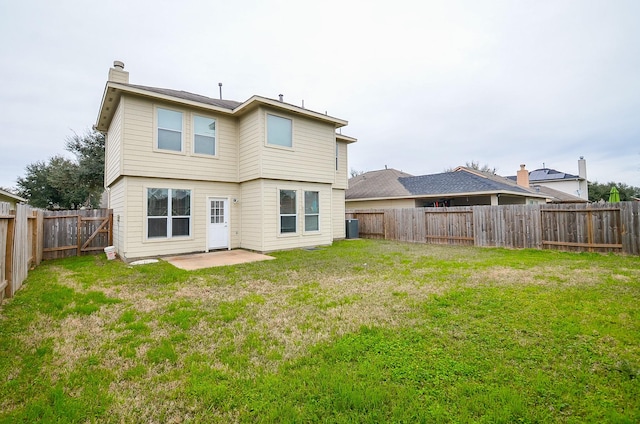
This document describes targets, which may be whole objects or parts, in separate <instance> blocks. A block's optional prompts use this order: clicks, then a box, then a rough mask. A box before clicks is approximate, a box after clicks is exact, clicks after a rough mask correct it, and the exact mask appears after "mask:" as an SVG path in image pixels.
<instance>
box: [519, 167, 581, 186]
mask: <svg viewBox="0 0 640 424" xmlns="http://www.w3.org/2000/svg"><path fill="white" fill-rule="evenodd" d="M507 178H509V179H510V180H514V181H516V180H517V176H515V175H510V176H508V177H507ZM577 179H580V177H579V176H578V175H573V174H567V173H566V172H560V171H556V170H555V169H550V168H540V169H536V170H533V171H531V172H529V182H530V183H534V182H537V181H555V180H577Z"/></svg>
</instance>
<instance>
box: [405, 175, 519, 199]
mask: <svg viewBox="0 0 640 424" xmlns="http://www.w3.org/2000/svg"><path fill="white" fill-rule="evenodd" d="M498 178H501V179H504V178H503V177H498ZM399 181H400V183H401V184H402V185H403V186H404V187H405V188H406V189H407V190H408V191H409V192H410V193H411V194H413V195H416V196H429V195H434V196H435V195H440V194H456V193H478V192H495V191H503V192H504V191H509V192H512V193H513V192H515V193H521V194H523V195H527V194H531V192H530V191H529V190H526V189H524V188H522V187H520V186H518V185H513V184H509V183H508V182H507V181H504V182H501V181H498V180H497V178H496V179H494V178H489V176H486V177H481V176H479V175H476V174H474V173H470V172H467V171H456V172H443V173H441V174H431V175H421V176H418V177H406V178H399Z"/></svg>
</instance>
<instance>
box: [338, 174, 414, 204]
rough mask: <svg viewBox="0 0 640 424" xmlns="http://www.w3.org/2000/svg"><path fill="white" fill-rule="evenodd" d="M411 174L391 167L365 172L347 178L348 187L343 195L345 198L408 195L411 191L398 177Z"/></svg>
mask: <svg viewBox="0 0 640 424" xmlns="http://www.w3.org/2000/svg"><path fill="white" fill-rule="evenodd" d="M411 176H412V175H411V174H407V173H406V172H402V171H398V170H397V169H393V168H391V169H381V170H378V171H369V172H365V173H364V174H361V175H358V176H356V177H353V178H350V179H349V188H348V189H347V191H346V193H345V197H346V198H347V199H362V198H377V197H406V196H410V195H411V192H409V191H408V190H407V189H406V188H405V187H404V186H403V185H402V184H401V183H400V182H399V181H398V179H399V178H401V177H411Z"/></svg>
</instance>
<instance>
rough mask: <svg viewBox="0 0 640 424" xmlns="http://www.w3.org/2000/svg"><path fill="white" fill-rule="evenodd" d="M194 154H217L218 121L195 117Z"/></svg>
mask: <svg viewBox="0 0 640 424" xmlns="http://www.w3.org/2000/svg"><path fill="white" fill-rule="evenodd" d="M193 153H198V154H202V155H215V154H216V120H215V119H213V118H205V117H203V116H197V115H194V117H193Z"/></svg>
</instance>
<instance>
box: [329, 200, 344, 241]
mask: <svg viewBox="0 0 640 424" xmlns="http://www.w3.org/2000/svg"><path fill="white" fill-rule="evenodd" d="M331 191H332V194H333V199H332V201H331V204H332V216H331V217H332V232H333V239H334V240H336V239H343V238H345V237H346V228H345V223H344V221H345V204H344V190H340V189H336V188H334V189H333V190H331Z"/></svg>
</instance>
